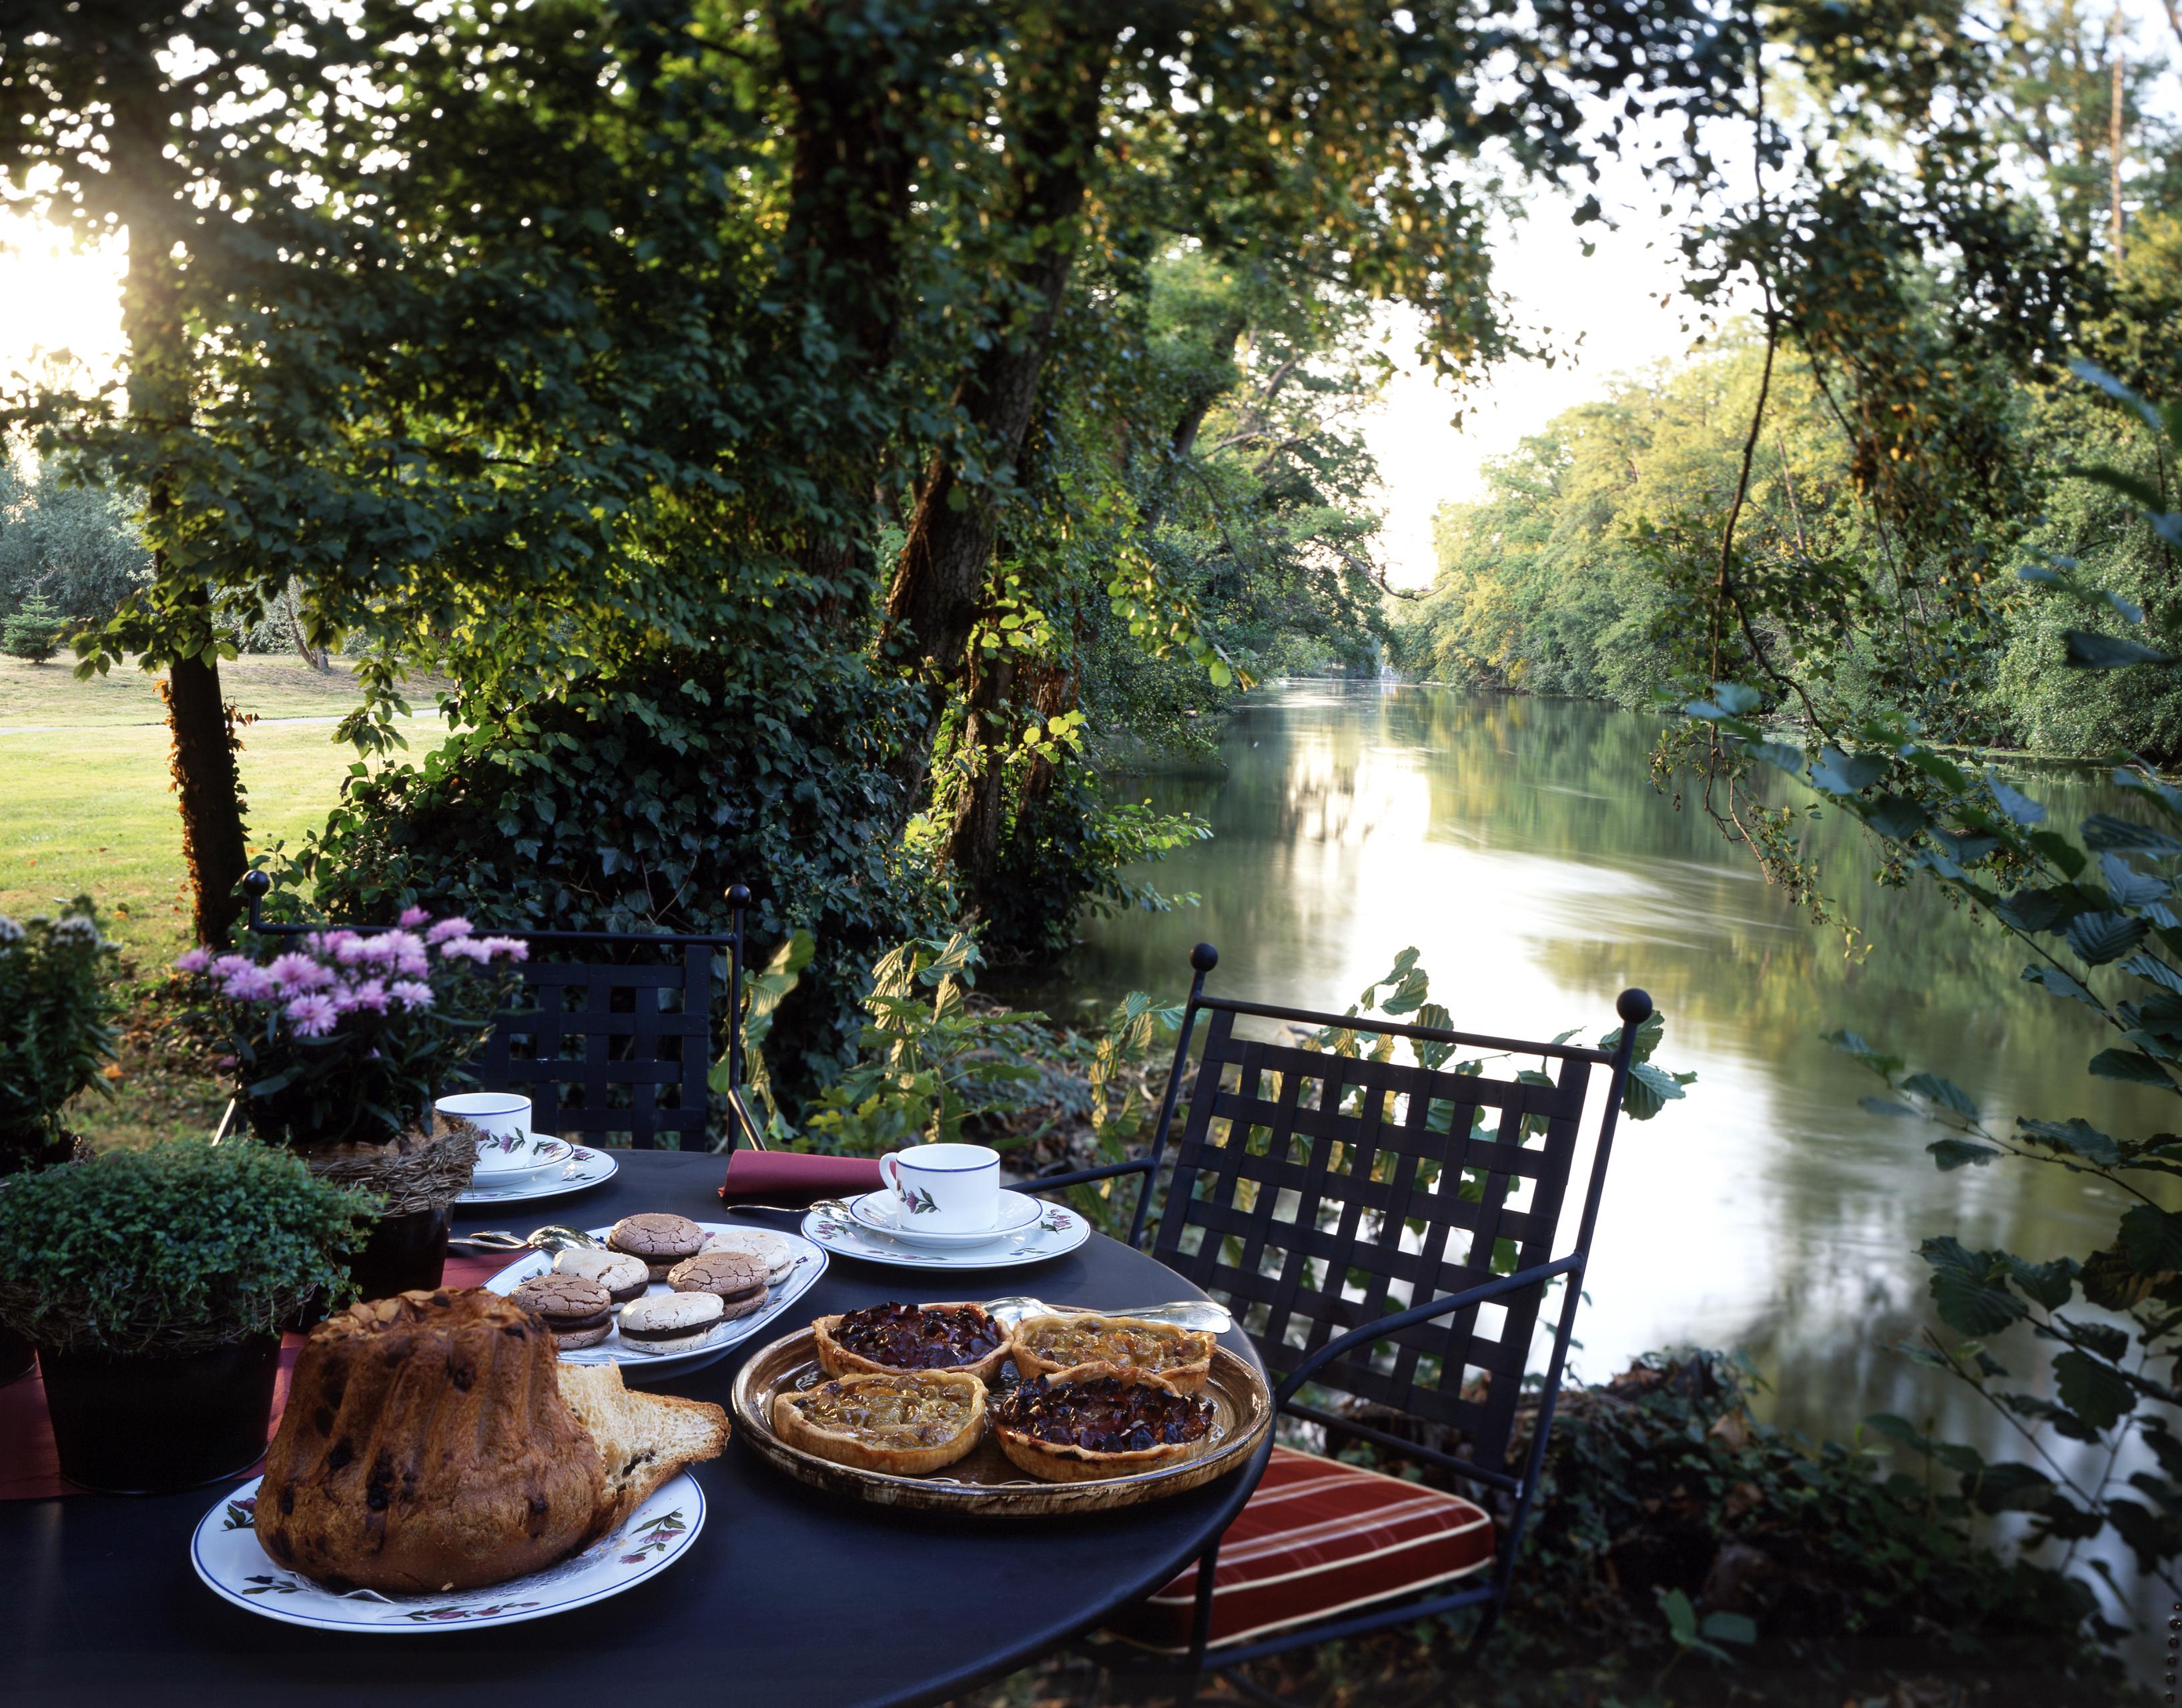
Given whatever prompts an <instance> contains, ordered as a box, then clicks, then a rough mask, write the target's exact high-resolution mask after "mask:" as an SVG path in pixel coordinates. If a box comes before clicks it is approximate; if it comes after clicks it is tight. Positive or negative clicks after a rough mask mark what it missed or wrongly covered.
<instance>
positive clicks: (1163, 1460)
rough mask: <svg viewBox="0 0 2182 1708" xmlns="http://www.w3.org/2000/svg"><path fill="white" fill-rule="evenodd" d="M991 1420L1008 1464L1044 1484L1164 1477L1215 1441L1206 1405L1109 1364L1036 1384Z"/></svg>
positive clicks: (999, 1405) (1014, 1395) (1014, 1394)
mask: <svg viewBox="0 0 2182 1708" xmlns="http://www.w3.org/2000/svg"><path fill="white" fill-rule="evenodd" d="M991 1420H992V1426H993V1434H994V1437H995V1439H997V1440H999V1442H1000V1451H1002V1452H1003V1453H1005V1454H1006V1455H1007V1456H1008V1460H1009V1462H1011V1464H1013V1465H1014V1466H1016V1468H1017V1469H1019V1470H1023V1471H1027V1472H1029V1473H1030V1474H1031V1475H1032V1476H1033V1477H1037V1478H1039V1479H1043V1480H1044V1481H1045V1482H1049V1483H1090V1482H1099V1481H1102V1480H1104V1479H1106V1478H1109V1477H1133V1476H1137V1475H1139V1474H1141V1473H1144V1472H1146V1471H1164V1470H1166V1469H1168V1468H1171V1467H1172V1466H1176V1465H1181V1464H1186V1463H1187V1462H1189V1461H1190V1460H1192V1459H1194V1458H1196V1457H1197V1456H1199V1454H1201V1453H1204V1452H1205V1451H1207V1450H1208V1449H1209V1448H1210V1447H1211V1446H1212V1445H1213V1442H1214V1440H1215V1436H1214V1432H1213V1424H1214V1421H1215V1419H1214V1414H1213V1410H1212V1405H1211V1402H1210V1401H1208V1400H1205V1399H1203V1398H1200V1397H1199V1396H1196V1395H1193V1394H1185V1393H1183V1392H1182V1390H1180V1389H1179V1388H1177V1387H1176V1386H1175V1385H1174V1384H1173V1383H1172V1382H1171V1381H1170V1380H1168V1379H1166V1377H1164V1376H1153V1375H1146V1374H1144V1373H1143V1372H1142V1371H1138V1370H1125V1369H1121V1368H1116V1366H1114V1365H1111V1364H1085V1365H1081V1366H1079V1367H1078V1368H1075V1369H1072V1370H1064V1371H1062V1372H1061V1374H1059V1375H1058V1376H1044V1375H1040V1376H1034V1377H1033V1378H1032V1379H1030V1380H1028V1381H1027V1382H1024V1383H1022V1384H1021V1385H1019V1386H1017V1387H1016V1389H1015V1390H1013V1391H1011V1392H1010V1393H1008V1394H1006V1395H1005V1396H1002V1397H1001V1398H1000V1399H998V1400H995V1401H994V1402H993V1407H992V1411H991Z"/></svg>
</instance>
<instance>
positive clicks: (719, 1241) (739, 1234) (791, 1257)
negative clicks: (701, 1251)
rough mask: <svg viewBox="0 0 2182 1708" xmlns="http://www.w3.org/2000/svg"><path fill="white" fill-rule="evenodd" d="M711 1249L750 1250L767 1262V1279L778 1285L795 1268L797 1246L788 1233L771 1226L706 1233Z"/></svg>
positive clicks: (720, 1250) (753, 1254) (707, 1243)
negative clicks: (777, 1230) (779, 1232)
mask: <svg viewBox="0 0 2182 1708" xmlns="http://www.w3.org/2000/svg"><path fill="white" fill-rule="evenodd" d="M705 1249H706V1251H708V1252H749V1253H750V1255H751V1256H752V1257H754V1258H757V1259H758V1260H759V1261H760V1262H761V1263H763V1264H764V1265H765V1278H766V1280H767V1282H769V1283H772V1284H773V1285H778V1284H779V1283H780V1282H782V1281H784V1280H787V1279H788V1272H789V1270H790V1269H794V1268H795V1244H794V1243H793V1242H792V1241H790V1240H789V1237H788V1236H787V1235H785V1234H776V1233H774V1232H773V1231H772V1230H770V1229H768V1228H729V1229H728V1230H725V1231H724V1232H722V1233H717V1234H707V1235H705Z"/></svg>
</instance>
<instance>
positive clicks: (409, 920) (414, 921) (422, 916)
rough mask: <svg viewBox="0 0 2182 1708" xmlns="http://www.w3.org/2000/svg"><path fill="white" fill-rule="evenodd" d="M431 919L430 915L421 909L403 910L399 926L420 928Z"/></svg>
mask: <svg viewBox="0 0 2182 1708" xmlns="http://www.w3.org/2000/svg"><path fill="white" fill-rule="evenodd" d="M431 917H432V916H431V915H429V914H428V913H426V912H425V911H424V909H422V908H404V909H402V919H401V924H402V926H405V927H407V926H421V925H422V924H424V921H425V920H428V919H429V918H431Z"/></svg>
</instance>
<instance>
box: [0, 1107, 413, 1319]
mask: <svg viewBox="0 0 2182 1708" xmlns="http://www.w3.org/2000/svg"><path fill="white" fill-rule="evenodd" d="M375 1213H376V1206H375V1202H374V1199H373V1198H372V1197H371V1196H370V1195H369V1194H368V1193H364V1192H360V1191H352V1190H350V1189H348V1188H346V1187H341V1186H332V1185H330V1184H328V1183H327V1182H325V1181H324V1180H318V1178H317V1177H316V1176H314V1175H312V1173H311V1172H310V1170H309V1169H307V1168H306V1167H305V1166H304V1165H303V1164H302V1162H301V1161H299V1160H298V1159H297V1158H295V1157H293V1156H291V1155H290V1154H289V1153H288V1152H285V1151H282V1150H276V1149H274V1148H272V1147H269V1146H265V1145H259V1144H254V1143H251V1142H249V1141H230V1142H228V1143H226V1144H223V1145H213V1144H209V1143H208V1142H206V1141H204V1140H202V1139H170V1140H168V1141H165V1142H164V1143H162V1144H157V1145H153V1146H151V1147H148V1148H147V1149H144V1150H138V1151H114V1152H108V1154H106V1155H104V1156H101V1157H97V1158H93V1159H92V1160H91V1161H89V1162H85V1163H78V1164H70V1165H66V1166H64V1167H60V1168H53V1169H42V1170H40V1171H38V1172H36V1173H35V1174H26V1175H18V1176H17V1177H15V1178H14V1180H11V1181H9V1182H8V1186H7V1188H6V1190H4V1191H0V1278H4V1279H0V1323H4V1324H6V1325H7V1326H8V1328H10V1329H14V1330H15V1332H16V1333H18V1334H19V1335H27V1336H28V1337H29V1338H30V1339H31V1340H36V1341H37V1342H38V1343H39V1344H40V1345H42V1346H55V1347H58V1348H60V1349H62V1350H64V1351H77V1352H153V1353H158V1354H162V1355H169V1356H175V1357H180V1356H182V1355H185V1354H186V1353H190V1352H195V1351H204V1350H208V1348H210V1347H213V1346H224V1345H228V1344H231V1343H232V1342H234V1341H236V1340H244V1339H246V1338H248V1337H250V1336H252V1335H267V1334H276V1333H278V1332H279V1331H280V1324H282V1323H283V1322H285V1321H286V1320H288V1319H289V1318H291V1317H292V1316H293V1315H294V1314H295V1313H296V1310H297V1309H298V1308H299V1307H302V1306H303V1305H305V1304H307V1302H309V1301H311V1300H312V1299H313V1298H315V1297H317V1296H319V1295H321V1294H324V1295H328V1296H337V1295H339V1294H340V1293H341V1292H342V1291H346V1288H347V1286H348V1285H349V1281H348V1272H347V1270H346V1268H345V1267H344V1266H343V1264H342V1262H341V1258H342V1257H343V1255H344V1254H345V1253H346V1252H349V1251H351V1250H352V1249H354V1248H355V1247H356V1246H357V1245H359V1244H360V1243H361V1242H362V1240H363V1229H364V1225H365V1219H367V1218H369V1217H371V1216H373V1215H374V1214H375Z"/></svg>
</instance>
